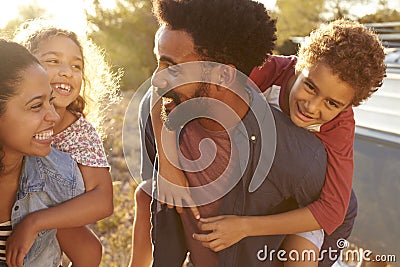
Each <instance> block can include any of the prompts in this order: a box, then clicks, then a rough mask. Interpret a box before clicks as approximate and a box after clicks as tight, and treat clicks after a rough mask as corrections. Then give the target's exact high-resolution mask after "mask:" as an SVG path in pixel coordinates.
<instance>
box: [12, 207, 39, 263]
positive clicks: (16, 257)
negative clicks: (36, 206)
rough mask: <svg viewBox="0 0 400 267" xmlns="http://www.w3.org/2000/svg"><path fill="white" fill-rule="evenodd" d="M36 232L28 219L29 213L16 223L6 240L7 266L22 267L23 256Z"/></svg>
mask: <svg viewBox="0 0 400 267" xmlns="http://www.w3.org/2000/svg"><path fill="white" fill-rule="evenodd" d="M38 233H39V231H36V230H35V228H34V226H33V224H32V222H30V221H29V215H28V216H27V217H25V218H24V219H23V220H22V221H21V222H20V223H19V224H17V226H16V227H15V228H14V229H13V231H12V233H11V235H10V236H9V237H8V238H7V241H6V259H7V265H8V266H9V267H23V263H24V258H25V256H26V254H28V251H29V250H30V248H31V247H32V245H33V242H35V239H36V237H37V236H38Z"/></svg>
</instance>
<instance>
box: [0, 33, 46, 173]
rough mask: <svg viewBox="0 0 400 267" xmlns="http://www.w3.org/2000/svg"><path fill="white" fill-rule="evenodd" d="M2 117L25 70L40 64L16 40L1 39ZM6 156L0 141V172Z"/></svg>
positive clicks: (0, 104)
mask: <svg viewBox="0 0 400 267" xmlns="http://www.w3.org/2000/svg"><path fill="white" fill-rule="evenodd" d="M0 59H1V60H0V119H1V116H2V115H3V114H4V112H5V111H6V108H7V102H8V100H9V99H10V98H11V97H13V96H15V95H16V94H17V93H18V92H17V88H18V86H19V85H20V83H21V82H22V77H23V75H22V74H23V72H24V71H25V70H26V69H27V68H29V67H30V66H32V65H34V64H38V65H40V63H39V61H38V60H37V59H36V57H34V56H33V55H32V54H31V53H30V52H29V51H28V49H26V48H25V47H23V46H22V45H20V44H17V43H15V42H11V41H7V40H5V39H0ZM3 157H4V153H3V149H2V144H1V143H0V172H1V171H2V170H3V167H4V166H3V163H2V162H1V160H2V159H3Z"/></svg>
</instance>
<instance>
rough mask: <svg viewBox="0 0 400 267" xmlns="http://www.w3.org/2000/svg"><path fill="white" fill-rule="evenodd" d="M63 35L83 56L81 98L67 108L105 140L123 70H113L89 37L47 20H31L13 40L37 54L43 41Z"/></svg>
mask: <svg viewBox="0 0 400 267" xmlns="http://www.w3.org/2000/svg"><path fill="white" fill-rule="evenodd" d="M60 35H61V36H65V37H67V38H69V39H71V40H72V41H73V42H74V43H75V44H76V45H77V46H78V47H79V50H80V51H81V54H82V57H83V68H82V74H83V75H82V77H83V81H82V88H81V91H80V95H79V96H78V98H77V99H76V100H75V101H73V102H72V103H71V104H70V105H69V106H68V107H67V109H68V110H70V111H72V112H75V113H76V112H77V113H81V114H82V115H83V116H85V117H87V119H88V120H89V121H90V122H91V123H92V124H93V126H94V127H95V128H96V130H97V131H98V132H99V134H100V136H101V137H104V129H102V123H103V121H104V119H105V114H104V112H105V111H106V110H107V109H108V108H109V107H110V106H111V105H112V104H113V103H116V102H118V101H120V95H119V82H120V78H121V76H122V71H121V70H118V71H117V72H113V71H112V70H111V66H110V65H109V64H108V63H107V62H106V60H105V55H104V51H103V50H101V49H100V48H99V47H98V46H97V45H95V44H94V43H93V42H92V41H91V40H90V39H88V38H86V36H78V35H77V34H76V33H75V32H73V31H70V30H69V29H66V28H63V27H61V26H57V24H56V23H55V22H52V21H50V20H45V19H34V20H28V21H26V22H25V23H23V24H22V25H21V26H20V27H19V28H18V29H17V31H16V32H15V37H14V40H15V41H16V42H19V43H21V44H22V45H24V46H25V47H26V48H28V50H29V51H31V53H33V54H35V52H36V51H37V49H39V47H40V45H41V44H42V43H43V42H46V41H47V40H49V39H51V38H53V37H55V36H60Z"/></svg>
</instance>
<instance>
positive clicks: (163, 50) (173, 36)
mask: <svg viewBox="0 0 400 267" xmlns="http://www.w3.org/2000/svg"><path fill="white" fill-rule="evenodd" d="M154 53H155V54H156V55H157V56H158V57H162V56H165V57H168V58H172V59H175V60H176V62H182V61H183V60H184V59H187V58H193V57H194V56H196V53H195V50H194V43H193V39H192V37H191V36H190V34H188V33H187V32H185V31H181V30H171V29H169V28H168V27H166V26H162V27H161V28H160V29H159V30H158V31H157V33H156V35H155V47H154ZM196 57H198V56H196Z"/></svg>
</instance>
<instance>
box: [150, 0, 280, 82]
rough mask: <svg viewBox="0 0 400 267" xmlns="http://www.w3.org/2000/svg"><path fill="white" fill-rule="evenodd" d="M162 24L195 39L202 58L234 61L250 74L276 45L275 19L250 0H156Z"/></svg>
mask: <svg viewBox="0 0 400 267" xmlns="http://www.w3.org/2000/svg"><path fill="white" fill-rule="evenodd" d="M153 13H154V15H155V16H156V18H157V20H158V22H159V24H160V25H165V26H166V27H168V28H169V29H171V30H181V31H185V32H186V33H188V34H190V36H191V37H192V38H193V42H194V45H195V50H196V52H197V53H198V54H199V55H200V56H202V57H204V58H203V60H209V61H215V62H219V63H223V64H232V65H234V66H235V67H236V68H237V69H238V70H240V71H241V72H243V73H244V74H246V75H249V74H250V72H251V70H252V69H253V68H254V67H255V66H260V65H261V64H262V63H263V62H264V61H265V58H266V57H267V55H268V54H270V53H271V52H272V50H273V48H274V44H275V41H276V36H275V32H276V26H275V20H274V19H272V18H271V17H270V16H269V14H268V12H267V10H266V9H265V7H264V5H263V4H261V3H257V2H254V1H251V0H153Z"/></svg>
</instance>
